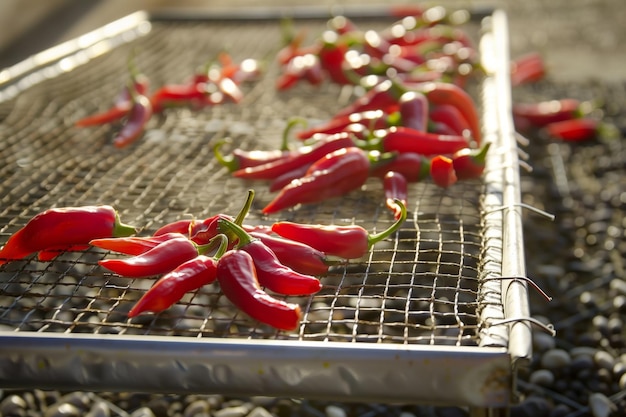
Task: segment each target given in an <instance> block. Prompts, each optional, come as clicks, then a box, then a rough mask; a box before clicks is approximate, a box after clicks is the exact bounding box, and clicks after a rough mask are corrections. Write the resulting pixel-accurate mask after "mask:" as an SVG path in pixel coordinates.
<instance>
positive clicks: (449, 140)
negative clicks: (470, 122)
mask: <svg viewBox="0 0 626 417" xmlns="http://www.w3.org/2000/svg"><path fill="white" fill-rule="evenodd" d="M380 136H381V145H382V149H381V150H382V151H384V152H401V153H402V152H412V153H418V154H421V155H438V154H452V153H454V152H456V151H458V150H459V149H463V148H467V147H468V145H469V143H468V141H467V139H466V138H465V137H463V136H458V135H439V134H436V133H430V132H423V131H419V130H415V129H411V128H407V127H404V126H394V127H391V128H389V129H387V130H385V131H383V132H382V133H380Z"/></svg>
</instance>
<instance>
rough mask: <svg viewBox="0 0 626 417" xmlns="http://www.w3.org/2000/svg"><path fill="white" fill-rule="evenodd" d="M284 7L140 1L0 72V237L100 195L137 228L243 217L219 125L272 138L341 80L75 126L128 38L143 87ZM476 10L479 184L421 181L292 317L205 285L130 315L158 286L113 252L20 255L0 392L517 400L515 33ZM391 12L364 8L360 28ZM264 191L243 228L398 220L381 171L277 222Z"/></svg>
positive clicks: (255, 48)
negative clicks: (269, 321)
mask: <svg viewBox="0 0 626 417" xmlns="http://www.w3.org/2000/svg"><path fill="white" fill-rule="evenodd" d="M278 17H279V14H277V15H274V16H263V18H254V19H253V18H244V19H241V20H238V21H235V19H219V18H215V16H213V18H211V17H210V16H209V17H207V18H202V17H198V16H194V18H193V19H186V18H181V17H180V16H178V17H176V18H172V16H170V17H167V16H165V17H163V16H160V17H157V16H150V15H147V14H145V13H137V14H134V15H131V16H128V17H126V18H124V19H121V20H120V21H116V22H113V23H111V24H110V25H107V26H106V27H104V28H102V29H99V30H97V31H94V32H92V33H89V34H86V35H85V36H83V37H81V38H79V39H77V40H74V41H71V42H68V43H66V44H63V45H60V46H59V47H56V48H53V49H51V50H48V51H45V52H43V53H42V54H39V55H37V56H34V57H33V58H31V59H30V60H28V61H25V62H23V63H21V64H19V65H16V66H15V67H12V68H9V69H7V70H5V71H3V72H0V83H1V84H0V120H1V121H2V123H1V125H0V142H1V144H2V146H1V147H0V161H1V163H0V170H1V173H2V175H1V178H2V182H1V183H0V201H2V204H1V206H0V243H4V242H6V240H7V239H8V237H9V236H10V235H11V234H12V233H13V232H15V231H16V230H17V229H19V228H20V227H21V226H23V225H24V224H25V223H26V222H27V221H28V220H29V219H30V218H31V217H32V216H33V215H35V214H36V213H38V212H40V211H42V210H44V209H47V208H50V207H54V206H56V207H61V206H76V205H87V204H111V205H113V206H115V207H116V208H117V209H118V210H119V212H120V213H121V216H122V218H123V219H124V221H125V222H127V223H132V224H137V225H142V226H144V228H145V229H144V231H146V232H151V231H154V230H155V229H156V228H158V227H159V226H161V225H163V224H165V223H168V222H171V221H174V220H178V219H181V218H185V217H187V216H195V217H197V218H203V217H207V216H209V215H212V214H216V213H219V212H225V213H229V214H234V213H236V211H237V210H238V208H239V207H240V205H241V203H242V202H243V199H244V197H245V194H246V190H247V189H248V188H250V187H251V186H254V187H257V184H250V183H246V182H244V181H240V180H237V179H235V178H231V177H230V175H229V174H228V172H227V171H226V170H225V169H224V168H222V167H221V166H219V164H218V163H216V161H215V159H214V158H213V156H212V144H213V143H215V141H217V140H221V139H224V138H227V137H228V138H230V139H231V140H232V141H233V143H235V144H236V145H237V146H240V147H243V148H248V149H251V148H253V147H257V148H268V149H269V148H272V147H275V146H276V143H277V142H278V141H279V138H280V135H281V133H282V129H283V128H284V125H285V122H286V120H287V119H288V118H289V117H291V116H302V117H306V118H309V119H320V120H321V119H324V118H326V117H328V116H329V115H331V114H332V112H333V110H335V109H337V108H339V107H340V106H342V105H343V104H345V103H346V102H347V100H349V97H350V93H351V92H350V91H347V90H346V89H345V88H340V87H338V86H335V85H331V84H327V85H323V86H321V87H319V88H309V87H306V86H299V87H297V88H295V89H293V90H292V91H288V92H284V93H278V92H276V91H275V89H274V87H273V80H274V77H273V76H275V75H276V73H275V71H276V69H273V68H272V67H271V66H269V67H268V69H267V74H266V75H265V77H264V78H263V79H261V80H260V81H258V82H256V83H254V84H251V85H249V86H246V91H245V98H244V100H243V102H242V103H239V104H225V105H221V106H215V107H212V108H210V109H204V110H199V111H198V110H190V109H173V110H168V111H166V112H165V113H164V114H163V115H162V116H160V117H157V118H154V119H153V120H152V121H151V122H150V125H149V127H148V130H147V133H146V134H145V137H144V138H143V139H142V140H141V141H140V142H139V143H138V144H137V145H136V146H133V147H131V148H129V149H124V150H119V149H115V148H113V147H112V146H111V144H110V142H109V141H110V138H111V135H112V134H113V129H112V128H111V127H110V126H104V127H99V128H93V129H85V128H82V129H78V128H75V127H73V122H74V121H75V120H76V119H78V118H79V117H81V116H84V115H87V114H89V113H92V112H95V111H97V110H100V109H103V108H104V107H106V106H107V105H108V100H109V99H110V97H112V96H113V95H114V94H115V92H116V91H118V89H119V86H120V85H121V84H122V83H123V82H125V79H126V77H127V75H126V63H127V58H128V56H129V54H130V53H131V52H132V53H134V54H135V56H136V58H135V59H136V62H137V63H138V66H139V67H140V69H141V70H142V71H143V72H144V73H146V74H147V75H148V76H149V77H150V79H151V81H152V82H153V83H154V85H160V84H163V83H165V82H179V81H183V80H184V79H185V78H186V77H187V76H188V75H189V74H190V73H191V72H192V71H193V70H194V69H195V68H196V67H198V66H199V65H201V64H203V63H204V62H205V61H206V60H207V59H209V58H211V57H213V56H215V54H216V52H217V51H220V50H222V49H224V48H225V49H226V50H228V51H229V52H230V53H232V54H233V57H234V59H237V60H241V59H244V58H267V57H268V56H271V55H272V53H274V52H275V51H276V50H275V48H276V45H279V43H280V30H279V25H278V24H277V23H278ZM361 17H362V18H364V16H361ZM477 20H478V19H476V20H474V22H473V23H471V24H470V26H471V27H470V29H471V30H473V31H474V32H475V34H476V36H477V39H478V38H479V39H480V51H481V56H482V60H483V65H484V66H485V68H486V69H487V70H488V75H487V76H486V77H485V78H484V79H483V80H481V84H480V85H479V86H477V87H476V96H477V100H478V102H479V103H480V107H481V109H482V114H483V130H484V136H485V139H486V140H490V141H492V142H493V145H494V146H492V150H493V151H492V152H491V155H490V158H489V161H488V166H487V170H486V173H485V176H484V180H482V181H470V182H464V183H458V184H456V185H455V186H454V187H451V188H450V189H448V190H442V189H439V188H437V187H436V186H434V185H433V184H431V183H428V182H425V183H418V184H413V185H412V188H411V189H410V196H411V201H410V203H409V207H408V208H409V219H408V221H407V222H406V224H405V225H404V226H403V227H402V229H401V230H400V231H399V232H398V233H397V234H395V235H394V236H393V237H391V238H389V239H387V240H386V241H384V242H381V243H379V244H377V245H376V246H375V247H374V248H373V249H372V251H371V252H370V253H369V254H368V255H367V256H366V257H365V258H363V259H361V260H358V261H354V262H350V263H349V264H347V265H343V266H340V267H335V268H334V269H333V270H332V271H331V273H330V274H329V275H328V276H326V277H324V278H322V282H323V285H324V289H323V290H322V291H321V292H320V293H318V294H316V295H315V296H312V297H291V298H289V301H292V302H297V303H299V304H300V305H301V306H302V308H303V313H304V314H303V320H302V322H301V325H300V326H299V328H298V329H297V330H296V331H294V332H278V331H276V330H273V329H270V328H268V327H265V326H263V325H260V324H258V323H256V322H254V321H251V320H250V319H249V318H248V317H246V316H245V315H243V314H242V313H240V312H238V311H237V310H236V309H235V308H234V307H232V305H231V304H230V303H229V302H228V301H227V300H226V299H225V298H224V297H223V296H222V295H221V293H220V291H219V286H217V284H215V285H210V286H206V287H204V288H202V289H200V290H198V291H197V292H195V293H193V294H189V295H188V296H187V297H185V298H184V299H183V300H181V302H180V303H178V304H177V305H176V306H174V307H173V308H171V309H169V310H167V311H165V312H163V313H161V314H158V315H155V316H143V317H138V318H135V319H132V320H129V319H128V318H127V317H126V313H127V312H128V310H129V309H130V307H132V305H133V304H134V302H135V301H136V300H137V299H138V298H139V297H140V296H141V295H142V294H143V293H144V292H145V290H146V289H147V288H148V287H149V286H150V285H151V284H152V283H153V282H154V280H151V279H147V280H146V279H141V280H140V279H137V280H130V279H127V278H121V277H118V276H116V275H114V274H110V273H108V272H106V271H104V270H103V269H101V268H99V267H98V264H97V261H98V260H99V259H102V258H103V257H106V256H115V254H109V253H106V252H104V251H100V250H96V249H89V250H86V251H84V252H78V253H64V254H62V255H61V256H60V257H59V258H57V259H56V260H55V261H53V262H49V263H43V262H38V261H36V259H28V260H26V261H23V262H13V263H10V264H7V265H4V266H2V267H0V353H1V354H0V386H2V387H6V388H16V387H20V388H23V387H37V388H44V389H45V388H55V389H81V390H110V391H137V390H138V391H153V392H183V393H192V392H213V393H215V392H219V393H225V394H246V395H254V394H256V395H268V396H290V397H307V398H335V399H342V400H349V401H381V402H408V403H428V404H458V405H470V406H493V407H499V406H505V405H507V404H509V402H510V401H511V392H512V390H513V388H514V387H513V386H514V377H515V368H516V366H517V364H518V363H520V362H521V361H524V360H527V359H528V358H529V357H530V356H531V348H530V340H531V339H530V325H529V324H530V323H529V322H528V321H527V318H528V316H529V314H528V305H527V286H526V282H525V281H524V280H523V279H522V278H523V277H524V274H525V270H524V251H523V241H522V236H521V224H520V213H519V210H520V204H519V200H520V196H519V178H518V160H517V157H518V156H517V144H516V140H515V134H514V131H513V128H512V122H511V120H510V114H509V111H508V110H509V108H510V86H509V85H508V71H509V68H508V45H507V42H508V28H507V19H506V16H505V14H504V13H503V12H500V11H495V12H493V14H492V15H491V14H489V15H488V17H487V18H486V19H484V21H482V22H481V23H478V22H477ZM357 22H358V20H357ZM296 23H297V24H298V26H299V27H308V28H309V30H311V33H316V32H319V30H321V28H322V26H321V20H319V19H316V18H314V17H312V15H310V14H305V15H303V16H299V17H298V20H297V21H296ZM386 23H388V22H386V21H385V19H384V17H381V16H376V17H375V18H370V19H365V18H364V22H363V23H362V24H363V25H364V26H365V25H369V27H376V25H379V26H380V25H382V24H386ZM262 188H263V186H262V185H260V186H259V188H258V189H257V197H256V202H255V205H254V207H253V209H252V211H251V213H250V215H249V217H248V219H247V222H250V223H258V224H271V222H273V221H275V220H277V219H279V218H280V219H286V220H292V221H299V222H316V223H336V224H350V223H356V224H359V225H361V226H363V227H365V228H366V229H368V230H371V231H376V230H382V229H384V228H386V227H387V226H388V225H389V224H390V223H391V222H392V218H391V216H390V215H389V214H388V213H387V212H386V211H385V208H384V207H383V205H382V204H381V202H382V200H383V199H382V194H383V191H382V189H381V186H380V184H379V183H378V182H375V181H373V180H372V181H370V182H368V183H367V184H366V187H365V189H364V190H363V192H358V193H352V194H349V195H346V196H345V197H344V198H342V199H340V201H338V200H337V199H335V200H331V201H328V202H325V203H321V204H316V205H309V206H304V207H301V208H299V209H297V210H291V211H288V212H284V213H281V214H279V215H276V216H270V217H264V216H261V215H260V214H259V213H260V210H258V209H259V208H260V207H262V205H263V204H264V203H266V202H267V201H269V198H270V195H269V194H267V193H263V192H262V191H259V190H262ZM517 278H519V279H517Z"/></svg>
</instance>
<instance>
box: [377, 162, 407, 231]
mask: <svg viewBox="0 0 626 417" xmlns="http://www.w3.org/2000/svg"><path fill="white" fill-rule="evenodd" d="M383 189H384V191H385V206H386V207H387V208H388V209H389V210H390V211H391V212H392V213H393V217H394V219H396V220H397V219H399V218H400V217H402V206H401V205H399V204H397V203H396V201H398V200H399V201H400V202H402V204H403V205H404V206H405V207H406V203H407V198H408V182H407V180H406V178H405V177H404V175H402V174H400V173H399V172H394V171H389V172H387V174H386V175H385V177H384V178H383Z"/></svg>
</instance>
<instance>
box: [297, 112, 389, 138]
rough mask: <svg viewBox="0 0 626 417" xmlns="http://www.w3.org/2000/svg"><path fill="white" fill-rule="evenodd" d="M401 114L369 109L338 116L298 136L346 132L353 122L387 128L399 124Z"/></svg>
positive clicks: (371, 128) (369, 127) (368, 126)
mask: <svg viewBox="0 0 626 417" xmlns="http://www.w3.org/2000/svg"><path fill="white" fill-rule="evenodd" d="M399 116H400V114H399V113H394V114H387V113H385V112H384V111H382V110H369V111H364V112H361V113H352V114H348V115H345V116H336V117H333V118H332V119H330V120H328V121H327V122H325V123H323V124H321V125H319V126H315V127H312V128H310V129H307V130H303V131H300V132H298V134H297V136H298V138H299V139H308V138H311V137H313V136H315V135H317V134H323V135H332V134H335V133H341V132H345V131H346V130H347V129H348V127H349V126H350V125H352V124H360V125H362V126H365V127H366V128H368V129H370V130H376V129H385V128H387V127H390V126H394V125H397V124H399V123H400V118H399Z"/></svg>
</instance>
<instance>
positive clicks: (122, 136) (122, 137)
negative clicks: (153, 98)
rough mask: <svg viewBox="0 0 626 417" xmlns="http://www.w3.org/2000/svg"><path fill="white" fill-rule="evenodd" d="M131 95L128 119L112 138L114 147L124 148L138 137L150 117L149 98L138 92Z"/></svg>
mask: <svg viewBox="0 0 626 417" xmlns="http://www.w3.org/2000/svg"><path fill="white" fill-rule="evenodd" d="M132 97H133V99H132V103H133V104H132V107H131V109H130V111H129V113H128V119H127V120H126V122H125V123H124V125H123V126H122V128H121V130H120V131H119V132H118V133H117V135H116V136H115V137H114V138H113V145H114V146H115V147H116V148H125V147H126V146H128V145H130V144H132V143H134V142H135V141H136V140H137V139H139V137H140V136H141V135H142V134H143V132H144V130H145V128H146V124H147V123H148V121H149V120H150V118H151V117H152V104H151V103H150V100H149V99H148V98H147V97H146V96H144V95H143V94H139V93H134V94H133V95H132Z"/></svg>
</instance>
